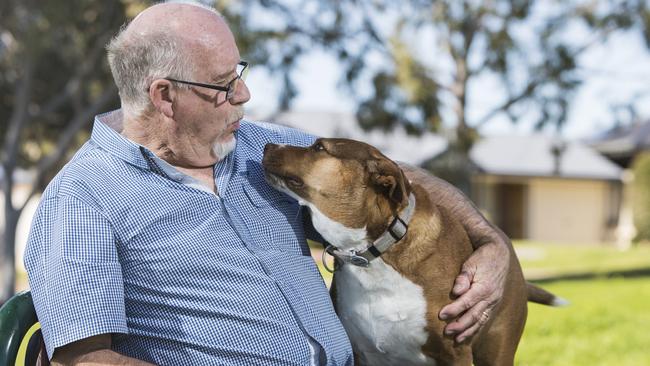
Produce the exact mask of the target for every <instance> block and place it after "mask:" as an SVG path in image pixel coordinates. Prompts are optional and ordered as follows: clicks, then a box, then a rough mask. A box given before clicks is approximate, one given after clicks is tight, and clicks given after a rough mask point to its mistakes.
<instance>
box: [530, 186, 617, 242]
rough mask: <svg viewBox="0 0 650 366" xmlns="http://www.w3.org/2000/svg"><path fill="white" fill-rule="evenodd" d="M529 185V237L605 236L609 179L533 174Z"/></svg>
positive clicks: (579, 239)
mask: <svg viewBox="0 0 650 366" xmlns="http://www.w3.org/2000/svg"><path fill="white" fill-rule="evenodd" d="M528 188H529V189H528V203H529V205H528V238H529V239H530V240H534V241H543V242H548V241H550V242H570V243H597V242H602V241H604V240H606V239H608V238H607V234H608V228H607V216H608V205H609V204H610V201H611V199H610V197H611V189H612V186H611V184H610V183H609V182H605V181H590V180H565V179H542V178H532V179H530V181H529V187H528Z"/></svg>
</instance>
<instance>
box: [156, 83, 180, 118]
mask: <svg viewBox="0 0 650 366" xmlns="http://www.w3.org/2000/svg"><path fill="white" fill-rule="evenodd" d="M175 97H176V91H175V90H174V88H172V84H171V82H170V81H169V80H165V79H156V80H154V82H153V83H151V85H150V86H149V99H150V100H151V104H153V106H154V108H155V109H156V110H157V111H158V112H160V113H162V114H163V115H165V117H167V118H172V117H174V109H173V108H172V104H173V102H174V98H175Z"/></svg>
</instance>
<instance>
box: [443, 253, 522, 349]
mask: <svg viewBox="0 0 650 366" xmlns="http://www.w3.org/2000/svg"><path fill="white" fill-rule="evenodd" d="M510 255H511V254H510V251H509V250H508V248H507V245H503V243H489V244H484V245H482V246H480V247H479V248H478V249H476V251H474V253H473V254H472V255H471V256H470V257H469V258H468V259H467V261H466V262H465V263H464V264H463V268H462V270H461V273H460V275H458V277H456V281H455V282H454V287H453V290H452V294H453V295H454V296H458V298H457V299H456V300H455V301H454V302H453V303H451V304H449V305H447V306H445V307H444V308H442V310H441V311H440V313H439V317H440V319H442V320H449V319H455V320H453V321H451V322H450V323H449V324H447V326H446V327H445V334H446V335H449V336H455V339H456V342H458V343H460V342H462V341H464V340H465V339H467V338H468V337H471V336H473V335H475V334H476V333H478V331H479V330H480V329H481V327H482V326H483V325H485V323H487V321H488V320H489V318H490V314H491V313H492V310H493V309H494V307H495V306H496V305H497V304H498V303H499V301H501V297H502V295H503V290H504V287H505V280H506V275H507V273H508V267H509V264H510Z"/></svg>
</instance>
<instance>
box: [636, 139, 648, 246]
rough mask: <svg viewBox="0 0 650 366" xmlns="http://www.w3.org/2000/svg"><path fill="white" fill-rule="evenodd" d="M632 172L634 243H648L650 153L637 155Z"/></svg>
mask: <svg viewBox="0 0 650 366" xmlns="http://www.w3.org/2000/svg"><path fill="white" fill-rule="evenodd" d="M632 171H633V172H634V185H633V197H634V198H633V200H632V202H633V203H632V205H633V212H634V226H636V230H637V234H636V238H635V241H641V240H644V241H650V152H643V153H640V154H639V155H637V157H636V158H635V159H634V162H633V163H632Z"/></svg>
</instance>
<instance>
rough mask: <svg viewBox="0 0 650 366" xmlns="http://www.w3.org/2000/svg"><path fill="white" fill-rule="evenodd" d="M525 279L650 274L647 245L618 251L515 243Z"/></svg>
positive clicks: (649, 256)
mask: <svg viewBox="0 0 650 366" xmlns="http://www.w3.org/2000/svg"><path fill="white" fill-rule="evenodd" d="M514 245H515V249H516V251H517V257H519V261H520V262H521V266H522V268H523V269H524V274H525V275H526V278H528V279H539V278H547V277H549V276H550V277H554V276H566V275H575V274H584V273H591V274H603V273H608V272H615V271H628V270H638V269H648V270H650V245H638V246H634V247H632V248H630V249H629V250H626V251H620V250H618V249H616V248H615V247H614V246H611V245H561V244H543V243H530V242H515V243H514Z"/></svg>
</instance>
